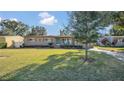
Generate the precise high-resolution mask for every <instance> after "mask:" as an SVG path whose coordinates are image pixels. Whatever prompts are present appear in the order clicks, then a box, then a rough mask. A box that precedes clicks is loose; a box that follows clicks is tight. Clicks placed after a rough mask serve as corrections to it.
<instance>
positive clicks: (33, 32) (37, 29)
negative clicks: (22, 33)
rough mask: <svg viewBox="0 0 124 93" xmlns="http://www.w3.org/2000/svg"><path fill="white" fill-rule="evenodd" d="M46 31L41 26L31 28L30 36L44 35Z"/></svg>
mask: <svg viewBox="0 0 124 93" xmlns="http://www.w3.org/2000/svg"><path fill="white" fill-rule="evenodd" d="M46 34H47V31H46V28H45V27H42V26H32V28H31V33H30V35H46Z"/></svg>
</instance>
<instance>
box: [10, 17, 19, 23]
mask: <svg viewBox="0 0 124 93" xmlns="http://www.w3.org/2000/svg"><path fill="white" fill-rule="evenodd" d="M10 20H11V21H16V22H17V21H18V19H16V18H10Z"/></svg>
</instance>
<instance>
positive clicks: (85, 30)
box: [69, 11, 111, 60]
mask: <svg viewBox="0 0 124 93" xmlns="http://www.w3.org/2000/svg"><path fill="white" fill-rule="evenodd" d="M110 14H111V12H97V11H76V12H71V13H70V23H69V28H70V31H71V33H72V34H73V36H74V37H75V39H77V41H78V42H80V43H82V44H85V50H86V52H85V53H86V54H85V59H86V60H87V50H88V46H87V45H88V44H89V43H93V42H96V40H97V38H98V29H100V28H103V27H104V26H107V25H108V24H110V23H111V20H108V19H110V18H111V17H110V16H108V15H110Z"/></svg>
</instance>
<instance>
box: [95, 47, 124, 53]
mask: <svg viewBox="0 0 124 93" xmlns="http://www.w3.org/2000/svg"><path fill="white" fill-rule="evenodd" d="M96 48H98V49H103V50H109V51H116V52H124V47H100V46H96Z"/></svg>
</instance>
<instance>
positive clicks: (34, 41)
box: [24, 36, 56, 46]
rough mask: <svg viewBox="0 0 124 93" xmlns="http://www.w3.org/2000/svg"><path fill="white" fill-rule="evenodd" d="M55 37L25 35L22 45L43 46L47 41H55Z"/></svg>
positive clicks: (47, 43)
mask: <svg viewBox="0 0 124 93" xmlns="http://www.w3.org/2000/svg"><path fill="white" fill-rule="evenodd" d="M55 42H56V41H55V38H53V37H37V36H36V37H25V39H24V45H25V46H45V45H49V43H53V44H54V43H55Z"/></svg>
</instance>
